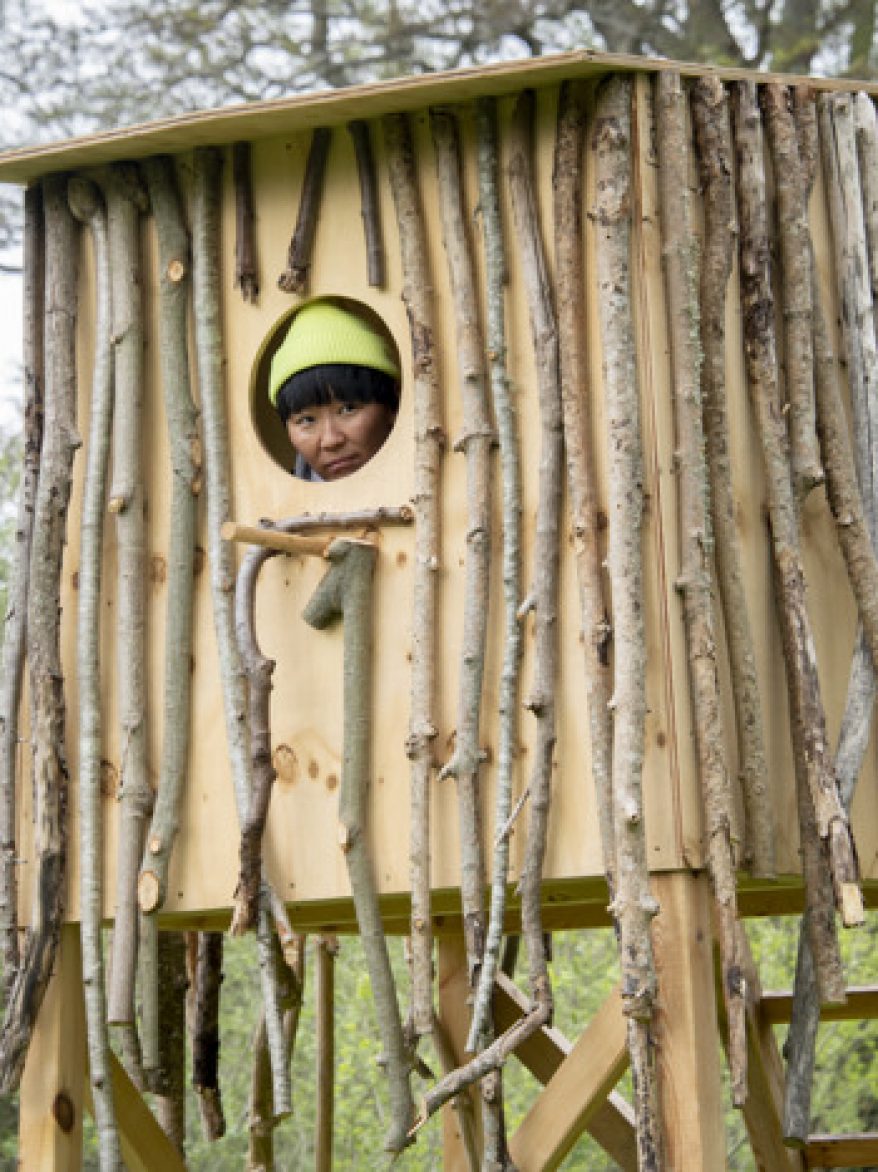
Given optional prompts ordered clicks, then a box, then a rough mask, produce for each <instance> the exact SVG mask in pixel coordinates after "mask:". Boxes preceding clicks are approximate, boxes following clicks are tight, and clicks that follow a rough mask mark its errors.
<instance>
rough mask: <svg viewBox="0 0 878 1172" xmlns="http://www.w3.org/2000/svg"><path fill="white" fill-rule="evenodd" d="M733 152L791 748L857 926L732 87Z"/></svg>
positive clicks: (750, 123) (750, 105) (746, 160)
mask: <svg viewBox="0 0 878 1172" xmlns="http://www.w3.org/2000/svg"><path fill="white" fill-rule="evenodd" d="M733 92H734V94H735V147H736V151H737V154H738V164H739V172H740V179H739V183H738V201H739V214H740V219H741V301H742V311H743V317H744V336H745V357H746V360H747V371H748V386H749V389H750V393H751V397H752V401H753V407H754V412H755V414H756V418H757V423H758V427H759V433H760V440H761V443H762V451H763V457H764V463H765V473H766V482H767V495H768V514H769V521H770V525H771V537H772V549H773V553H774V561H775V570H776V577H777V585H778V590H779V593H778V601H779V604H780V605H779V607H778V610H779V614H778V618H779V621H780V625H781V633H782V636H783V645H784V653H785V658H786V665H787V685H788V688H789V691H790V710H791V713H792V720H793V725H794V729H793V736H794V742H795V743H797V744H798V745H799V746H800V748H799V752H798V754H797V755H798V757H799V760H800V762H801V764H802V766H803V767H804V771H805V775H806V777H807V784H808V789H809V791H810V794H811V801H812V802H813V804H814V811H815V815H816V818H817V828H818V833H819V836H820V838H821V839H822V840H823V842H824V844H825V847H826V849H827V851H828V855H829V868H830V873H831V875H832V881H833V888H834V891H835V902H836V906H837V908H838V910H839V912H840V914H841V917H842V922H843V923H844V924H845V925H848V926H850V925H854V924H858V923H861V922H862V920H863V898H862V894H861V892H860V886H859V880H858V877H857V866H856V858H855V853H854V846H853V841H852V838H851V833H850V826H849V824H848V820H847V817H846V815H845V812H844V809H843V807H842V805H841V802H840V799H839V794H838V787H837V783H836V777H835V767H834V763H833V760H832V754H831V751H830V749H829V745H828V743H827V737H826V717H825V712H824V708H823V700H822V696H821V690H820V681H819V678H818V674H817V660H816V653H815V650H814V641H813V636H812V633H811V625H810V620H809V618H808V612H807V607H806V603H805V579H804V573H803V570H802V564H801V555H800V552H799V525H798V516H797V511H796V503H795V498H794V497H793V493H792V488H791V483H790V475H789V463H788V460H787V455H786V437H785V435H784V430H783V423H782V420H781V417H780V415H779V413H778V409H777V408H778V403H777V366H776V359H775V355H774V338H773V332H772V329H771V307H772V304H773V302H772V295H771V288H770V284H769V273H768V255H769V254H768V251H767V244H766V239H765V235H764V230H763V229H762V228H761V227H760V226H759V225H760V222H761V220H764V212H763V211H762V204H761V199H762V196H761V191H762V185H763V183H764V178H763V176H762V162H761V142H760V140H761V130H760V125H759V114H758V110H757V107H756V98H755V86H754V85H753V84H752V83H749V82H736V83H735V86H734V91H733Z"/></svg>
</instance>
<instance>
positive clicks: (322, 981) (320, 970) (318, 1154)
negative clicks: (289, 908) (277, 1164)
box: [314, 936, 338, 1172]
mask: <svg viewBox="0 0 878 1172" xmlns="http://www.w3.org/2000/svg"><path fill="white" fill-rule="evenodd" d="M315 947H316V969H315V971H316V1004H317V1008H316V1012H315V1016H316V1019H317V1113H316V1119H315V1124H314V1172H332V1124H333V1094H334V1088H335V958H336V956H337V955H338V941H337V940H336V939H335V937H334V936H319V937H318V938H317V940H316V942H315Z"/></svg>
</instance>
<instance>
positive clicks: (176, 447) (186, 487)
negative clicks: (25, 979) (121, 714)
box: [138, 156, 202, 914]
mask: <svg viewBox="0 0 878 1172" xmlns="http://www.w3.org/2000/svg"><path fill="white" fill-rule="evenodd" d="M173 166H174V165H173V162H172V161H171V159H169V158H167V157H163V156H157V157H155V158H152V159H147V160H146V161H145V163H144V164H143V167H144V173H145V175H146V181H147V185H148V188H149V198H150V202H151V204H152V209H153V215H154V216H155V221H156V229H157V231H158V243H159V256H158V261H159V273H160V280H159V308H160V314H161V320H160V343H161V344H160V355H161V374H162V389H163V391H164V396H165V416H166V421H167V427H168V445H169V448H170V452H171V469H170V471H171V502H170V509H171V522H170V538H169V549H168V576H167V583H168V587H167V588H168V598H167V607H166V609H165V683H164V689H163V692H164V722H163V738H164V739H163V744H162V759H161V771H160V774H159V788H158V795H157V797H156V801H155V808H154V810H153V816H152V823H151V825H150V828H149V833H148V835H147V841H146V849H145V851H144V856H143V863H142V865H141V871H140V879H139V882H138V900H139V903H140V908H141V911H143V912H145V913H147V914H152V913H154V912H155V911H157V910H158V908H160V907H161V906H162V904H163V903H164V901H165V895H166V889H167V880H168V867H169V865H170V861H171V852H172V851H173V848H174V840H175V839H176V836H177V831H178V829H179V822H180V807H181V805H182V802H183V787H184V783H185V779H186V766H187V763H188V760H189V729H190V722H191V690H192V689H191V679H192V672H191V664H190V661H191V656H192V605H193V591H192V586H193V580H194V567H195V544H196V525H197V519H198V512H197V510H198V494H199V493H200V491H201V475H202V473H201V438H200V436H199V435H198V429H197V422H196V421H197V412H196V410H195V404H194V403H193V401H192V392H191V390H190V387H189V345H188V331H187V324H188V323H187V313H188V306H189V282H190V247H189V233H188V232H187V230H186V227H185V224H184V222H183V213H182V209H181V207H180V201H179V196H178V194H177V189H176V182H175V177H174V169H173Z"/></svg>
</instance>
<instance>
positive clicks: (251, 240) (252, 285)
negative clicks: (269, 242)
mask: <svg viewBox="0 0 878 1172" xmlns="http://www.w3.org/2000/svg"><path fill="white" fill-rule="evenodd" d="M232 180H233V182H234V185H235V288H236V289H240V290H241V296H242V297H243V298H244V300H245V301H249V302H251V303H252V304H254V305H255V304H256V302H257V301H258V299H259V265H258V263H257V259H256V224H255V219H254V215H253V176H252V172H251V149H250V143H249V142H236V143H235V144H234V145H233V146H232Z"/></svg>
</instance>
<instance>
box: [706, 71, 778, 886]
mask: <svg viewBox="0 0 878 1172" xmlns="http://www.w3.org/2000/svg"><path fill="white" fill-rule="evenodd" d="M691 104H692V121H693V125H694V130H695V142H696V146H697V158H698V174H699V179H700V181H701V187H702V190H703V192H704V245H703V255H702V260H701V290H700V296H701V307H700V308H701V346H702V349H703V352H704V360H703V362H702V367H701V393H702V411H703V415H704V434H705V440H706V446H707V464H708V470H709V474H710V506H711V520H712V522H713V535H714V542H715V550H714V559H715V562H716V570H717V579H718V582H719V591H720V599H721V601H722V608H723V619H724V623H725V630H726V641H727V643H728V647H729V665H730V670H731V675H732V693H733V697H734V703H735V718H736V733H737V742H738V762H739V765H738V767H739V770H740V781H741V790H742V794H743V798H744V814H745V826H746V830H745V852H744V862H745V863H746V865H747V866H748V868H749V870H750V871H751V873H752V874H753V875H759V876H764V877H766V878H771V877H773V876H774V874H775V870H776V868H775V858H774V837H775V835H774V817H773V814H772V810H771V803H770V801H769V789H768V765H767V761H766V755H765V734H764V730H763V726H762V702H761V699H760V695H759V682H758V679H757V676H756V656H755V653H754V649H753V636H752V632H751V628H750V621H749V618H748V615H747V599H746V596H745V592H744V578H743V573H742V570H741V554H740V543H739V541H738V530H737V525H736V522H735V499H734V493H733V489H732V470H731V459H730V456H729V424H728V411H727V408H726V373H725V308H726V293H727V288H728V283H729V277H730V275H731V271H732V261H733V253H734V247H735V212H734V194H733V192H732V131H731V124H730V120H729V108H728V98H727V96H726V90H725V86H724V85H723V84H722V82H721V81H720V80H719V79H718V78H716V77H703V78H699V79H698V81H697V82H696V83H695V84H694V85H693V87H692V95H691Z"/></svg>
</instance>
